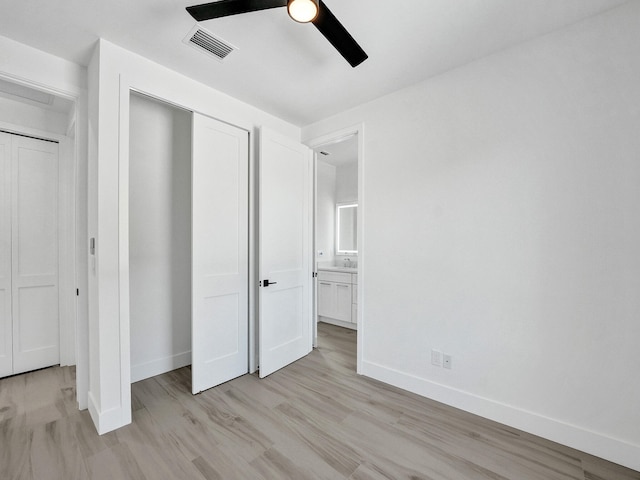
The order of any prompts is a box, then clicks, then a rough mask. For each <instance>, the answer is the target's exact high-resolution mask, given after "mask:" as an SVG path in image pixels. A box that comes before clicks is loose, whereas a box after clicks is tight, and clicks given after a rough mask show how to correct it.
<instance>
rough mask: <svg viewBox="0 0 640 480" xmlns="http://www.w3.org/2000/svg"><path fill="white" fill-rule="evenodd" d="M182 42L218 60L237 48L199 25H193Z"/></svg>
mask: <svg viewBox="0 0 640 480" xmlns="http://www.w3.org/2000/svg"><path fill="white" fill-rule="evenodd" d="M183 42H184V43H186V44H187V45H191V46H192V47H194V48H197V49H198V50H200V51H201V52H205V53H206V54H208V55H211V56H212V57H213V58H216V59H218V60H220V61H222V60H224V59H225V58H227V56H229V54H230V53H231V52H233V51H234V50H237V48H236V47H234V46H233V45H231V44H230V43H228V42H225V41H224V40H221V39H220V38H217V37H216V36H214V35H213V34H212V33H211V32H208V31H206V30H205V29H204V28H202V27H200V26H199V25H196V26H195V27H193V29H192V30H191V31H190V32H189V34H188V35H187V36H186V37H185V38H184V40H183Z"/></svg>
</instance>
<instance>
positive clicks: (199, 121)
mask: <svg viewBox="0 0 640 480" xmlns="http://www.w3.org/2000/svg"><path fill="white" fill-rule="evenodd" d="M248 148H249V134H248V132H246V131H244V130H241V129H239V128H236V127H233V126H231V125H227V124H225V123H222V122H219V121H217V120H214V119H212V118H208V117H205V116H202V115H199V114H196V113H194V114H193V142H192V207H191V208H192V229H193V237H192V254H191V255H192V287H191V288H192V312H191V315H192V321H191V335H192V340H191V342H192V343H191V350H192V366H191V370H192V372H191V374H192V391H193V393H194V394H196V393H198V392H201V391H203V390H206V389H208V388H211V387H215V386H216V385H219V384H220V383H223V382H226V381H228V380H231V379H233V378H235V377H238V376H240V375H243V374H245V373H247V372H248V371H249V360H248V358H249V355H248V353H249V351H248V349H249V325H248V319H249V316H248V313H249V310H248V303H249V264H248V261H249V259H248V248H249V244H248V242H249V231H248V228H249V220H248V219H249V215H248V213H249V210H248V209H249V202H248V193H249V190H248V189H249V150H248Z"/></svg>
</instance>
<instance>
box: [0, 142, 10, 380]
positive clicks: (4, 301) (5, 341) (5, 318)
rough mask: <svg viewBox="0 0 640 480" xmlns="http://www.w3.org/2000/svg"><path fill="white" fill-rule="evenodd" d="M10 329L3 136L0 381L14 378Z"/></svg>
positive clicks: (5, 144)
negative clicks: (1, 378)
mask: <svg viewBox="0 0 640 480" xmlns="http://www.w3.org/2000/svg"><path fill="white" fill-rule="evenodd" d="M12 330H13V329H12V326H11V135H9V134H7V133H2V132H0V377H6V376H7V375H11V374H13V346H12V345H13V335H12Z"/></svg>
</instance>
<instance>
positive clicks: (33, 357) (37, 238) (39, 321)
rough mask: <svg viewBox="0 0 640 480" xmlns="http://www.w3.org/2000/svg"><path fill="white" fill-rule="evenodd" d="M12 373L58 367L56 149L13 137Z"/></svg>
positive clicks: (50, 144) (28, 139)
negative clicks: (52, 366)
mask: <svg viewBox="0 0 640 480" xmlns="http://www.w3.org/2000/svg"><path fill="white" fill-rule="evenodd" d="M11 157H12V158H11V175H12V179H13V181H12V194H11V197H12V202H11V204H12V205H11V210H12V212H11V213H12V215H11V216H12V222H11V224H12V225H11V230H12V242H11V248H12V283H13V292H12V297H13V298H12V311H13V370H14V372H13V373H22V372H26V371H29V370H35V369H37V368H42V367H47V366H50V365H56V364H58V363H60V332H59V315H58V144H57V143H53V142H46V141H44V140H36V139H33V138H27V137H21V136H13V138H12V156H11Z"/></svg>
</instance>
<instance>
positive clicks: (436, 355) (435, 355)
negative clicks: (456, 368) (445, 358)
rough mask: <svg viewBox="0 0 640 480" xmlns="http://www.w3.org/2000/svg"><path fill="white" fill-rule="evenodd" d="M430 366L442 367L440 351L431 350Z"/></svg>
mask: <svg viewBox="0 0 640 480" xmlns="http://www.w3.org/2000/svg"><path fill="white" fill-rule="evenodd" d="M431 364H432V365H435V366H436V367H441V366H442V352H441V351H440V350H431Z"/></svg>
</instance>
